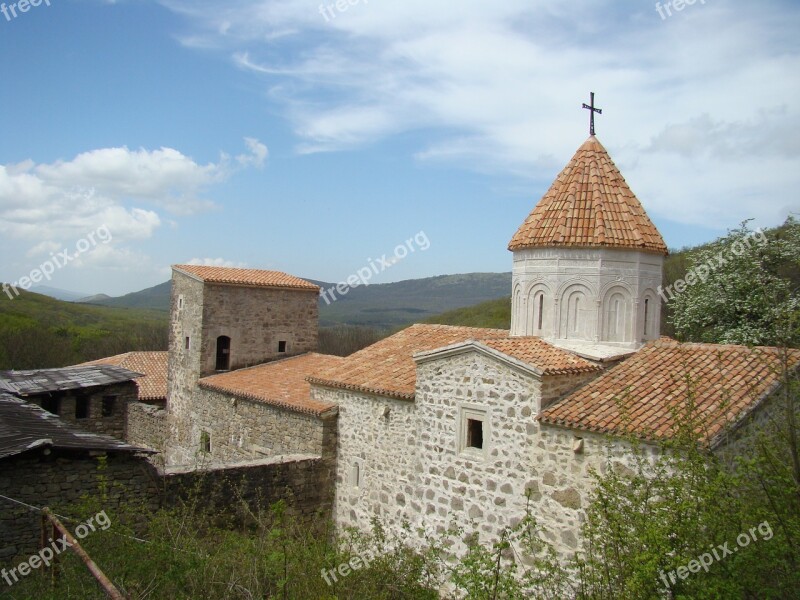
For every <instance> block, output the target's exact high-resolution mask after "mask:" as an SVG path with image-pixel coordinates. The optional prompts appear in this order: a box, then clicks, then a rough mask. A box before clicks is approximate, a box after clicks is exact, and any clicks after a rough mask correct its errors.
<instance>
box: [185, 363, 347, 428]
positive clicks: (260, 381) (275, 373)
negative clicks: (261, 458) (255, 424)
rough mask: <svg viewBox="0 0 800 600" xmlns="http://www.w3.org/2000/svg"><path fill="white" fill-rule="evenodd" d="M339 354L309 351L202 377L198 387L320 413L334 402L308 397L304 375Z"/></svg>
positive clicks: (322, 366)
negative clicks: (254, 365)
mask: <svg viewBox="0 0 800 600" xmlns="http://www.w3.org/2000/svg"><path fill="white" fill-rule="evenodd" d="M343 360H344V359H343V358H342V357H340V356H330V355H327V354H317V353H314V352H312V353H309V354H302V355H300V356H295V357H293V358H286V359H284V360H279V361H275V362H271V363H266V364H263V365H259V366H257V367H250V368H248V369H239V370H238V371H231V372H230V373H222V374H220V375H212V376H211V377H204V378H203V379H201V380H200V381H199V384H200V387H203V388H206V389H210V390H215V391H218V392H224V393H227V394H234V395H236V396H241V397H244V398H249V399H250V400H255V401H257V402H266V403H267V404H272V405H274V406H278V407H280V408H286V409H288V410H293V411H296V412H301V413H306V414H310V415H321V414H322V413H324V412H326V411H328V410H330V409H332V408H334V407H335V406H336V405H335V404H330V403H328V402H320V401H317V400H314V399H312V398H311V384H309V383H308V382H307V381H306V378H307V377H309V376H311V375H314V374H315V373H317V372H318V371H320V370H323V369H327V368H331V367H334V366H335V365H337V364H339V363H340V362H341V361H343Z"/></svg>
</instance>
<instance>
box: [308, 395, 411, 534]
mask: <svg viewBox="0 0 800 600" xmlns="http://www.w3.org/2000/svg"><path fill="white" fill-rule="evenodd" d="M312 394H313V396H314V397H315V398H316V399H318V400H325V401H328V402H333V403H336V404H338V405H339V419H338V427H339V430H338V439H339V444H338V455H337V461H336V503H335V507H334V511H335V513H334V520H335V522H336V524H337V527H339V528H340V529H341V528H344V527H346V526H355V527H359V528H361V529H365V530H367V529H369V528H370V519H371V518H372V517H375V516H377V517H379V518H380V519H381V521H382V522H383V523H384V524H386V525H387V526H393V527H398V528H399V527H400V526H401V524H402V522H403V520H409V519H410V518H411V517H412V516H413V515H415V514H416V513H418V511H419V510H420V502H419V500H418V499H417V498H416V496H417V493H416V487H415V485H416V478H417V477H416V468H417V466H416V447H417V436H418V435H419V432H420V430H419V428H418V426H417V418H416V408H417V407H416V405H415V404H414V403H413V402H409V401H407V400H393V399H389V398H381V397H375V396H368V395H365V394H360V393H355V392H350V391H345V390H338V389H330V388H321V387H317V386H312ZM387 410H388V414H386V411H387Z"/></svg>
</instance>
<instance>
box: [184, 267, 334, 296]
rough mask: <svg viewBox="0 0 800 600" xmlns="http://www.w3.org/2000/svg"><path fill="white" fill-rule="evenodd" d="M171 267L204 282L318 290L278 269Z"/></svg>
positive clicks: (310, 284)
mask: <svg viewBox="0 0 800 600" xmlns="http://www.w3.org/2000/svg"><path fill="white" fill-rule="evenodd" d="M172 268H173V269H175V270H176V271H180V272H182V273H186V274H189V275H194V276H195V277H199V278H200V279H202V280H203V281H205V282H206V283H223V284H230V285H249V286H255V287H281V288H291V289H296V290H310V291H319V286H317V285H314V284H313V283H310V282H308V281H306V280H305V279H300V278H299V277H295V276H294V275H289V274H288V273H281V272H280V271H262V270H260V269H235V268H232V267H205V266H201V265H172Z"/></svg>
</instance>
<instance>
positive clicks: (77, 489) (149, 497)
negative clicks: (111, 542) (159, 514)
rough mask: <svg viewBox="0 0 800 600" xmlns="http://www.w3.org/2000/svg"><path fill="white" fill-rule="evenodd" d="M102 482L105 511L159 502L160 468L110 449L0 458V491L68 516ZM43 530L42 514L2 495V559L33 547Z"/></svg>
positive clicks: (26, 551)
mask: <svg viewBox="0 0 800 600" xmlns="http://www.w3.org/2000/svg"><path fill="white" fill-rule="evenodd" d="M103 481H105V482H107V485H105V487H104V489H105V493H106V495H105V497H104V499H103V500H102V510H106V509H108V510H113V509H115V508H117V507H119V506H120V505H122V504H126V503H129V502H143V503H144V505H145V506H146V507H149V508H152V509H155V508H157V507H158V505H159V502H160V501H159V486H158V476H157V473H156V471H155V469H154V468H153V467H151V466H150V464H149V463H148V462H147V461H146V460H145V459H143V458H141V457H138V456H133V455H130V454H112V455H107V456H106V457H104V459H103V460H102V461H101V460H100V458H99V457H97V456H91V455H89V454H88V453H85V452H59V451H50V453H49V454H45V453H44V452H37V453H28V454H26V455H22V456H13V457H9V458H5V459H3V460H1V461H0V494H2V495H3V496H7V497H10V498H13V499H15V500H19V501H21V502H25V503H27V504H30V505H33V506H36V507H45V506H46V507H49V508H51V509H52V510H53V511H55V512H59V511H66V514H67V515H72V514H74V510H73V506H74V504H75V503H77V502H79V501H80V500H81V496H83V495H84V494H86V495H89V496H91V497H93V498H97V497H99V496H100V491H99V489H100V486H101V485H103V484H102V482H103ZM61 514H64V513H63V512H62V513H61ZM94 514H95V513H92V514H91V515H82V517H85V518H89V517H91V516H93V515H94ZM75 516H76V517H77V516H78V515H75ZM65 525H67V526H68V527H70V524H68V523H65ZM40 532H41V513H39V512H35V511H32V510H31V509H29V508H26V507H24V506H21V505H19V504H14V503H12V502H10V501H8V500H5V499H2V498H0V564H2V563H6V562H7V561H9V559H11V558H13V557H14V556H21V555H23V554H24V555H27V554H30V553H31V552H33V551H34V550H35V549H36V548H37V547H38V542H39V535H40Z"/></svg>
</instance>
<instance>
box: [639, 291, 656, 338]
mask: <svg viewBox="0 0 800 600" xmlns="http://www.w3.org/2000/svg"><path fill="white" fill-rule="evenodd" d="M640 309H641V312H642V320H641V323H642V340H655V339H657V338H658V336H659V335H661V323H660V322H659V320H660V318H661V303H660V302H659V298H658V296H656V292H655V290H652V289H649V288H648V289H646V290H645V291H644V293H643V294H642V301H641V303H640Z"/></svg>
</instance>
